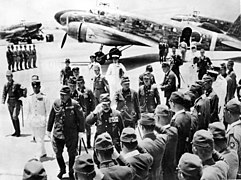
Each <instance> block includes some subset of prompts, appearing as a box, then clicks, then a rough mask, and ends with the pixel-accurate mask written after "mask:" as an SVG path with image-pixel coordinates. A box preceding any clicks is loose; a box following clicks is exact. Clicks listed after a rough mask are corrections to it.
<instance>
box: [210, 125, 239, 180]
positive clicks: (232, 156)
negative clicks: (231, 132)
mask: <svg viewBox="0 0 241 180" xmlns="http://www.w3.org/2000/svg"><path fill="white" fill-rule="evenodd" d="M209 130H210V132H211V133H212V135H213V139H214V149H215V150H216V151H217V152H219V153H220V155H221V156H222V157H223V158H224V159H225V160H226V161H227V163H228V165H229V170H228V177H227V178H228V179H236V177H237V173H238V168H239V158H238V154H237V151H235V150H233V149H231V148H230V147H228V144H227V137H226V130H225V126H224V124H223V123H222V122H214V123H212V124H209Z"/></svg>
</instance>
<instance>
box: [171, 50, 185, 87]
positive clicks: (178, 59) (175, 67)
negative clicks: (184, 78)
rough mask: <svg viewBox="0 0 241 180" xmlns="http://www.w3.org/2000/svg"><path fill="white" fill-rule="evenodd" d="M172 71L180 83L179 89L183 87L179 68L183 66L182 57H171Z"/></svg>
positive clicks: (175, 55) (174, 55)
mask: <svg viewBox="0 0 241 180" xmlns="http://www.w3.org/2000/svg"><path fill="white" fill-rule="evenodd" d="M171 59H172V60H171V70H172V71H173V72H174V73H175V74H176V76H177V81H178V88H180V87H181V78H180V70H179V66H181V65H182V64H183V62H182V59H181V56H180V55H177V54H173V55H171Z"/></svg>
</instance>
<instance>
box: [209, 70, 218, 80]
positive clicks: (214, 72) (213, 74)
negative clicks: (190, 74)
mask: <svg viewBox="0 0 241 180" xmlns="http://www.w3.org/2000/svg"><path fill="white" fill-rule="evenodd" d="M207 75H209V76H211V77H214V78H216V77H217V76H218V72H217V71H215V70H207Z"/></svg>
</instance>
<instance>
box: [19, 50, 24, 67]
mask: <svg viewBox="0 0 241 180" xmlns="http://www.w3.org/2000/svg"><path fill="white" fill-rule="evenodd" d="M19 56H20V62H19V68H20V70H23V61H24V53H23V50H22V46H20V50H19Z"/></svg>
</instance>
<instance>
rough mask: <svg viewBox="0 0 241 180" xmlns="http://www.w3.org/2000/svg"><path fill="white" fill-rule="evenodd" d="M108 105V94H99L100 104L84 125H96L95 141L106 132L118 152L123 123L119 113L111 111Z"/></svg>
mask: <svg viewBox="0 0 241 180" xmlns="http://www.w3.org/2000/svg"><path fill="white" fill-rule="evenodd" d="M110 103H111V101H110V97H109V94H108V93H105V94H101V95H100V104H98V105H97V106H96V107H95V110H94V111H93V112H91V113H90V114H89V115H88V116H87V118H86V123H87V124H88V125H93V124H95V125H96V133H95V138H94V139H96V137H97V136H98V135H100V134H102V133H104V132H108V133H109V134H110V136H111V137H112V139H113V143H114V145H115V147H116V149H117V151H120V150H121V148H120V134H121V132H122V130H123V128H124V123H123V120H122V117H121V114H120V112H119V111H117V110H115V109H112V108H111V107H110Z"/></svg>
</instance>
